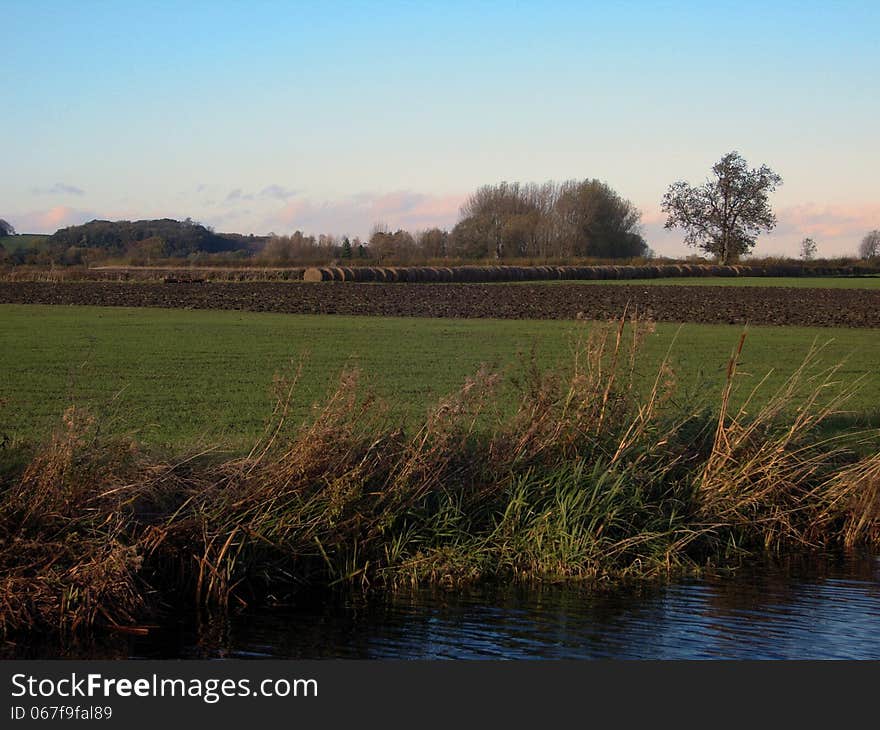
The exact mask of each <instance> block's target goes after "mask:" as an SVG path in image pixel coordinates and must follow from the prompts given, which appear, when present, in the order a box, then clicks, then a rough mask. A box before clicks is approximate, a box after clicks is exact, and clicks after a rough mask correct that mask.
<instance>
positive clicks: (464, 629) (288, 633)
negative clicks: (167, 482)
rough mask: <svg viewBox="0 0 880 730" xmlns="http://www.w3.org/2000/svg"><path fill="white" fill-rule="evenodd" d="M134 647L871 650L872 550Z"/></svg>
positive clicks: (391, 653)
mask: <svg viewBox="0 0 880 730" xmlns="http://www.w3.org/2000/svg"><path fill="white" fill-rule="evenodd" d="M130 655H132V656H138V657H157V656H182V657H194V658H195V657H255V658H258V657H276V658H301V659H306V658H329V657H339V658H364V659H385V658H394V659H398V658H403V659H497V658H504V659H538V658H548V659H551V658H552V659H591V658H626V659H702V658H706V659H711V658H730V659H786V658H797V659H805V658H822V659H825V658H827V659H880V558H876V557H864V558H849V559H845V560H843V559H840V560H835V561H826V562H822V563H817V562H815V561H813V562H812V563H810V564H809V565H804V564H795V565H787V566H784V567H779V566H776V567H774V568H768V567H764V568H761V569H753V570H749V571H740V572H739V573H737V574H736V575H734V576H732V577H731V576H725V577H706V578H701V579H699V580H687V581H682V582H677V583H672V584H668V585H663V586H652V587H651V588H649V589H646V588H641V589H638V590H620V591H616V592H613V593H604V594H596V593H595V592H594V591H593V592H590V591H586V590H584V589H583V588H577V587H547V586H544V587H538V588H535V587H531V588H522V587H521V588H516V589H510V588H507V589H500V588H495V589H491V588H484V589H480V590H467V591H457V592H451V591H441V590H426V591H417V592H409V593H406V594H398V595H394V596H385V597H383V598H372V599H369V600H365V599H363V598H362V597H360V596H358V597H357V598H353V597H349V598H346V599H337V600H334V601H325V602H323V603H321V604H318V605H311V606H308V605H307V606H300V607H298V608H296V609H277V608H276V609H272V610H262V611H259V612H250V613H246V614H242V615H239V616H235V617H232V618H229V619H226V620H222V621H213V622H204V623H203V624H202V627H201V628H200V629H193V628H188V629H187V628H182V627H180V628H178V630H176V631H166V632H164V633H163V635H161V636H156V637H151V638H150V639H149V640H138V641H136V642H135V643H133V644H132V645H131V651H130Z"/></svg>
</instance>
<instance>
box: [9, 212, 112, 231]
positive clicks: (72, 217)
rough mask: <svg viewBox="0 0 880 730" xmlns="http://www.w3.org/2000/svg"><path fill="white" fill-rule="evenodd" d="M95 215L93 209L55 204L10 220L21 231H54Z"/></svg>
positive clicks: (77, 223) (92, 217) (84, 220)
mask: <svg viewBox="0 0 880 730" xmlns="http://www.w3.org/2000/svg"><path fill="white" fill-rule="evenodd" d="M95 217H96V215H95V213H94V211H91V210H81V209H79V208H71V207H69V206H66V205H56V206H54V207H52V208H48V209H46V210H35V211H31V212H29V213H24V214H22V215H20V216H16V218H15V221H10V223H12V224H13V225H14V226H15V228H16V230H18V231H20V232H21V233H54V232H55V231H57V230H58V229H59V228H66V227H67V226H75V225H79V224H80V223H85V222H86V221H89V220H92V219H94V218H95Z"/></svg>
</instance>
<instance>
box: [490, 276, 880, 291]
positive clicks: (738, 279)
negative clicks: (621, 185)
mask: <svg viewBox="0 0 880 730" xmlns="http://www.w3.org/2000/svg"><path fill="white" fill-rule="evenodd" d="M505 283H510V282H505ZM515 283H517V284H623V285H626V284H628V285H630V286H642V285H643V284H647V285H649V286H666V285H675V286H774V287H776V286H785V287H793V288H796V289H815V288H823V289H824V288H828V289H880V276H804V277H797V276H690V277H684V276H683V277H670V278H668V279H603V280H601V281H598V280H593V279H560V280H553V281H544V282H537V281H529V282H515Z"/></svg>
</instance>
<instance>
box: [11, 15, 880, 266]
mask: <svg viewBox="0 0 880 730" xmlns="http://www.w3.org/2000/svg"><path fill="white" fill-rule="evenodd" d="M0 11H2V13H0V17H2V21H3V28H4V46H3V50H2V54H3V63H2V65H0V88H2V89H3V90H4V97H5V100H6V102H7V104H6V109H4V111H3V113H2V114H0V139H2V140H3V145H2V149H3V157H4V161H5V164H4V167H5V169H6V171H7V174H6V175H4V176H3V178H2V181H0V217H3V218H5V219H7V220H9V221H10V222H11V223H12V224H13V225H14V226H15V227H16V228H17V229H18V230H20V231H35V232H36V231H51V230H54V229H55V228H57V227H59V226H62V225H69V224H72V223H79V222H82V221H84V220H88V219H90V218H93V217H102V218H144V217H156V216H170V217H177V218H183V217H186V216H191V217H192V218H194V219H197V220H200V221H203V222H205V223H209V224H211V225H214V226H215V227H216V228H217V229H218V230H229V231H239V232H245V233H248V232H254V233H265V232H268V231H270V230H271V231H275V232H278V233H286V232H291V231H293V230H294V229H296V228H301V229H303V230H306V231H312V232H319V231H327V232H333V233H339V234H342V233H348V234H360V235H365V234H367V233H368V231H369V228H370V226H371V225H372V224H373V223H375V222H377V221H382V222H385V223H387V224H388V225H391V226H397V225H403V226H407V227H410V228H419V227H425V226H428V225H433V224H441V225H451V224H453V223H454V221H455V219H456V213H457V209H458V206H459V204H460V203H461V201H462V199H463V197H464V196H465V195H466V194H467V193H468V192H469V191H471V190H473V189H474V188H476V187H477V186H479V185H481V184H484V183H489V182H497V181H500V180H521V181H539V182H540V181H544V180H547V179H556V180H562V179H567V178H585V177H598V178H600V179H603V180H605V181H607V182H608V183H609V184H611V185H612V186H613V187H614V188H615V189H617V190H618V191H619V192H620V193H621V194H622V195H624V196H625V197H627V198H629V199H631V200H632V201H633V202H634V203H636V204H637V205H638V206H639V207H640V208H641V209H642V210H643V213H644V223H645V234H646V237H647V238H648V239H649V243H651V245H652V246H653V247H654V248H655V249H656V250H658V251H660V252H663V253H680V252H683V251H684V248H683V247H682V246H681V243H680V240H681V235H680V234H679V233H675V232H673V233H664V232H663V231H662V216H661V215H660V212H659V201H660V198H661V196H662V194H663V192H664V191H665V189H666V187H667V186H668V185H669V184H670V183H671V182H673V181H675V180H678V179H686V180H690V181H692V182H695V183H696V182H699V181H701V180H702V179H704V178H705V177H706V175H707V174H708V172H709V168H710V167H711V165H712V163H714V162H715V161H716V160H717V159H718V158H720V157H721V155H722V154H724V153H725V152H727V151H729V150H732V149H736V150H739V151H740V152H741V153H742V154H743V155H744V156H745V157H746V159H747V160H748V161H749V162H750V163H752V164H753V165H759V164H762V163H766V164H768V165H770V166H771V167H772V168H774V169H775V170H776V171H777V172H779V173H780V174H781V175H782V176H783V178H784V179H785V183H784V185H783V186H782V188H780V189H779V191H778V192H777V193H776V194H775V195H774V197H773V202H774V206H775V208H776V210H777V213H778V216H779V220H780V224H779V227H778V229H777V232H776V233H774V234H773V235H771V236H768V237H765V238H764V239H761V241H760V242H759V247H758V249H757V252H758V253H795V252H796V249H797V243H798V241H800V239H801V238H803V237H804V236H806V235H811V236H813V237H814V238H815V239H816V240H817V242H818V243H819V252H820V254H827V255H830V254H834V253H848V252H854V251H855V249H856V247H857V245H858V241H859V239H860V238H861V236H862V235H864V233H865V232H867V230H869V229H871V228H878V227H880V175H878V173H877V171H878V170H880V144H878V143H877V137H878V133H877V119H880V94H878V93H877V89H876V87H877V78H876V76H877V70H878V69H880V44H878V42H877V36H878V30H880V3H877V2H862V3H858V2H849V3H846V2H845V3H830V2H824V3H775V2H774V3H749V2H737V3H716V2H713V3H647V2H645V3H615V4H609V3H595V4H591V3H585V2H578V3H567V2H557V3H554V2H540V3H538V2H535V3H455V2H443V3H439V2H438V3H393V2H381V3H366V2H363V3H329V2H327V3H321V2H315V3H306V2H303V3H292V2H290V3H281V2H248V3H244V2H223V1H221V0H214V1H213V2H192V1H190V2H185V3H183V2H149V3H147V2H143V3H141V2H88V1H84V0H81V1H78V2H76V3H70V2H65V1H62V0H57V1H55V2H48V1H42V0H0Z"/></svg>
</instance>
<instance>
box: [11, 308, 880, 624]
mask: <svg viewBox="0 0 880 730" xmlns="http://www.w3.org/2000/svg"><path fill="white" fill-rule="evenodd" d="M651 332H652V324H651V323H650V322H647V321H644V320H643V319H642V318H640V317H639V316H637V314H636V313H625V314H624V316H622V317H621V319H620V320H619V321H615V322H610V323H607V324H605V325H586V324H585V325H584V328H583V334H582V336H581V337H580V338H579V339H578V340H577V341H576V342H575V343H573V347H572V358H571V361H570V363H568V364H567V365H566V366H565V367H561V368H557V369H552V370H549V371H543V370H541V369H540V368H538V367H537V366H535V365H534V364H531V365H530V366H529V367H527V368H526V369H525V372H524V374H523V375H522V377H520V378H519V379H517V380H516V385H517V400H516V403H515V407H514V408H513V409H512V410H511V409H507V408H502V407H499V404H500V403H502V402H504V401H505V399H506V398H507V397H509V396H508V395H507V394H506V393H505V392H502V390H501V389H502V387H503V378H502V375H501V374H499V373H496V372H492V371H490V370H488V369H482V370H480V371H479V372H478V373H476V374H475V375H474V377H472V378H470V379H469V380H467V381H466V382H465V383H464V384H463V386H462V387H461V389H460V390H459V391H458V392H456V393H454V394H452V395H450V396H449V397H447V398H445V399H443V400H442V401H440V402H439V403H438V404H437V405H436V406H435V407H434V408H433V409H431V410H430V411H429V412H428V413H427V414H426V417H425V419H424V421H423V422H422V424H421V426H420V427H418V428H416V429H414V430H411V431H409V432H405V431H404V430H403V429H400V428H398V427H396V426H395V424H393V423H392V422H390V421H389V420H388V418H387V415H386V411H385V410H384V409H383V408H382V407H381V404H379V403H377V402H376V401H375V400H374V399H373V398H372V397H371V396H370V395H369V393H367V392H365V391H364V390H363V388H361V386H360V382H359V377H358V373H357V372H355V371H346V372H344V373H343V374H342V375H341V377H340V380H339V383H338V386H337V388H336V390H335V391H334V392H333V393H331V394H330V395H329V396H328V397H327V398H326V399H325V400H324V401H323V402H321V403H319V404H317V405H316V406H315V410H314V413H313V415H312V417H311V418H310V419H309V420H308V421H307V422H306V423H304V424H296V423H291V421H290V415H289V414H290V408H289V405H290V402H291V398H293V397H294V396H295V393H296V387H297V380H298V378H297V375H296V374H294V375H293V376H292V377H290V378H287V379H280V380H279V381H278V382H277V388H278V398H277V406H276V408H275V411H274V413H273V414H272V417H271V418H270V419H269V420H268V422H267V427H266V430H265V433H264V435H263V436H262V437H261V438H260V439H259V441H258V442H257V443H256V444H255V445H254V447H253V449H252V450H251V451H250V453H248V454H247V455H245V456H241V457H239V458H234V459H227V460H219V459H216V458H211V457H210V455H204V454H195V455H191V456H190V457H187V458H184V459H181V460H179V461H177V462H171V463H156V462H155V461H151V460H150V459H148V458H146V457H145V456H144V455H143V454H141V453H139V452H138V451H137V450H136V449H134V448H133V447H131V446H130V445H126V444H124V443H120V442H114V441H112V440H107V439H104V438H100V437H99V436H98V433H97V429H96V428H95V424H94V423H93V422H92V421H90V420H89V419H88V418H87V417H86V416H85V415H84V414H82V413H81V412H79V411H77V410H75V409H74V410H71V411H69V412H68V413H67V414H66V415H65V418H64V419H63V422H62V425H61V427H60V428H59V430H58V432H57V433H56V434H55V435H54V436H53V437H52V438H51V439H50V440H48V441H47V442H46V444H45V445H44V446H43V447H42V448H39V449H36V450H35V451H33V453H31V455H30V457H29V458H28V459H25V460H24V465H23V466H21V467H20V468H10V469H6V470H5V471H3V472H2V474H3V476H2V477H0V487H2V493H0V569H2V575H3V576H4V577H3V578H2V579H0V629H2V630H3V631H4V632H7V633H14V632H15V631H19V630H26V629H28V628H31V627H34V626H43V627H51V628H54V629H61V630H74V629H77V628H79V627H83V626H90V625H95V624H103V625H109V626H111V627H117V628H125V627H128V628H131V627H132V626H133V625H136V624H137V623H138V622H141V621H144V620H145V617H149V616H150V615H151V614H152V613H154V612H156V611H159V612H161V611H162V610H163V608H164V609H167V607H168V606H169V605H172V604H179V603H180V601H184V602H185V603H187V604H190V605H193V604H195V605H220V606H226V605H230V604H234V605H241V604H246V603H250V602H253V601H263V600H286V599H287V598H288V597H289V596H290V595H291V594H293V593H295V592H297V591H302V590H310V589H314V588H324V587H327V586H333V585H357V586H365V587H366V586H374V587H382V586H384V587H393V586H395V585H400V584H404V583H407V584H408V583H423V582H435V583H440V584H456V583H459V582H463V581H470V580H479V579H489V578H491V579H502V580H562V579H569V578H584V579H590V580H593V581H596V582H597V584H609V585H611V584H613V583H614V582H615V581H616V580H618V579H620V578H622V577H626V576H634V577H644V576H655V575H660V574H668V573H670V572H674V571H679V570H686V569H691V568H695V567H698V566H700V565H703V564H705V563H707V562H712V563H723V562H724V561H725V560H727V559H729V558H731V557H732V556H735V557H736V558H737V559H739V558H741V557H742V555H743V554H760V553H763V552H765V551H767V550H773V551H784V550H791V549H798V550H800V549H812V548H817V547H852V546H855V545H859V544H876V542H877V541H878V539H880V454H877V453H874V454H873V455H868V456H864V457H862V458H857V456H856V455H855V454H854V453H853V452H852V451H850V450H848V449H847V448H846V447H845V446H844V442H843V441H842V440H839V439H833V438H828V437H827V436H823V435H822V433H823V432H822V430H821V426H822V424H823V422H824V421H825V420H827V419H828V418H829V417H830V416H832V415H833V414H834V413H836V412H838V411H839V410H840V409H841V408H843V407H844V404H845V400H846V397H847V396H848V395H849V393H850V391H851V387H850V386H847V385H842V384H840V383H838V380H839V371H838V370H837V369H835V368H831V369H823V368H822V366H821V358H820V356H821V348H814V349H813V350H811V351H810V352H809V353H808V354H807V357H806V359H805V361H804V363H803V365H802V366H801V367H800V368H799V369H798V370H797V371H796V372H795V373H793V374H792V375H791V377H790V378H789V379H788V380H787V381H786V382H785V384H784V385H783V386H782V388H781V389H779V390H778V392H776V393H771V394H765V393H763V389H764V384H761V385H759V386H758V387H757V388H756V389H755V391H754V392H753V393H752V394H751V395H750V396H747V397H745V398H744V399H741V400H742V403H743V404H742V405H741V406H739V407H737V408H734V407H733V405H732V404H733V403H734V391H735V389H736V388H737V384H738V381H739V376H738V363H739V360H740V356H741V353H742V348H743V346H744V342H745V340H742V341H740V343H739V345H738V347H737V349H735V351H734V352H733V354H732V356H731V360H730V364H729V367H728V377H727V380H726V383H725V385H724V388H723V389H722V392H721V394H720V403H719V407H718V408H717V410H716V412H715V413H714V414H712V413H709V412H706V411H705V410H689V409H687V408H685V407H682V405H681V404H680V403H679V402H678V400H677V398H676V385H677V383H676V379H675V373H674V371H673V368H672V366H671V358H670V357H669V356H667V357H666V358H665V359H664V360H663V362H662V363H661V365H660V366H659V368H657V370H656V373H655V376H654V379H653V382H652V385H651V387H650V388H649V389H648V390H647V392H644V389H640V388H639V387H637V383H638V382H639V373H640V370H641V368H642V364H643V363H642V358H641V352H642V349H643V344H644V342H645V341H646V339H647V338H648V337H649V336H650V334H651ZM508 380H510V379H508ZM508 385H509V383H508ZM852 387H855V386H854V385H853V386H852ZM875 438H876V434H875ZM874 443H876V441H875V442H874Z"/></svg>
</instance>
